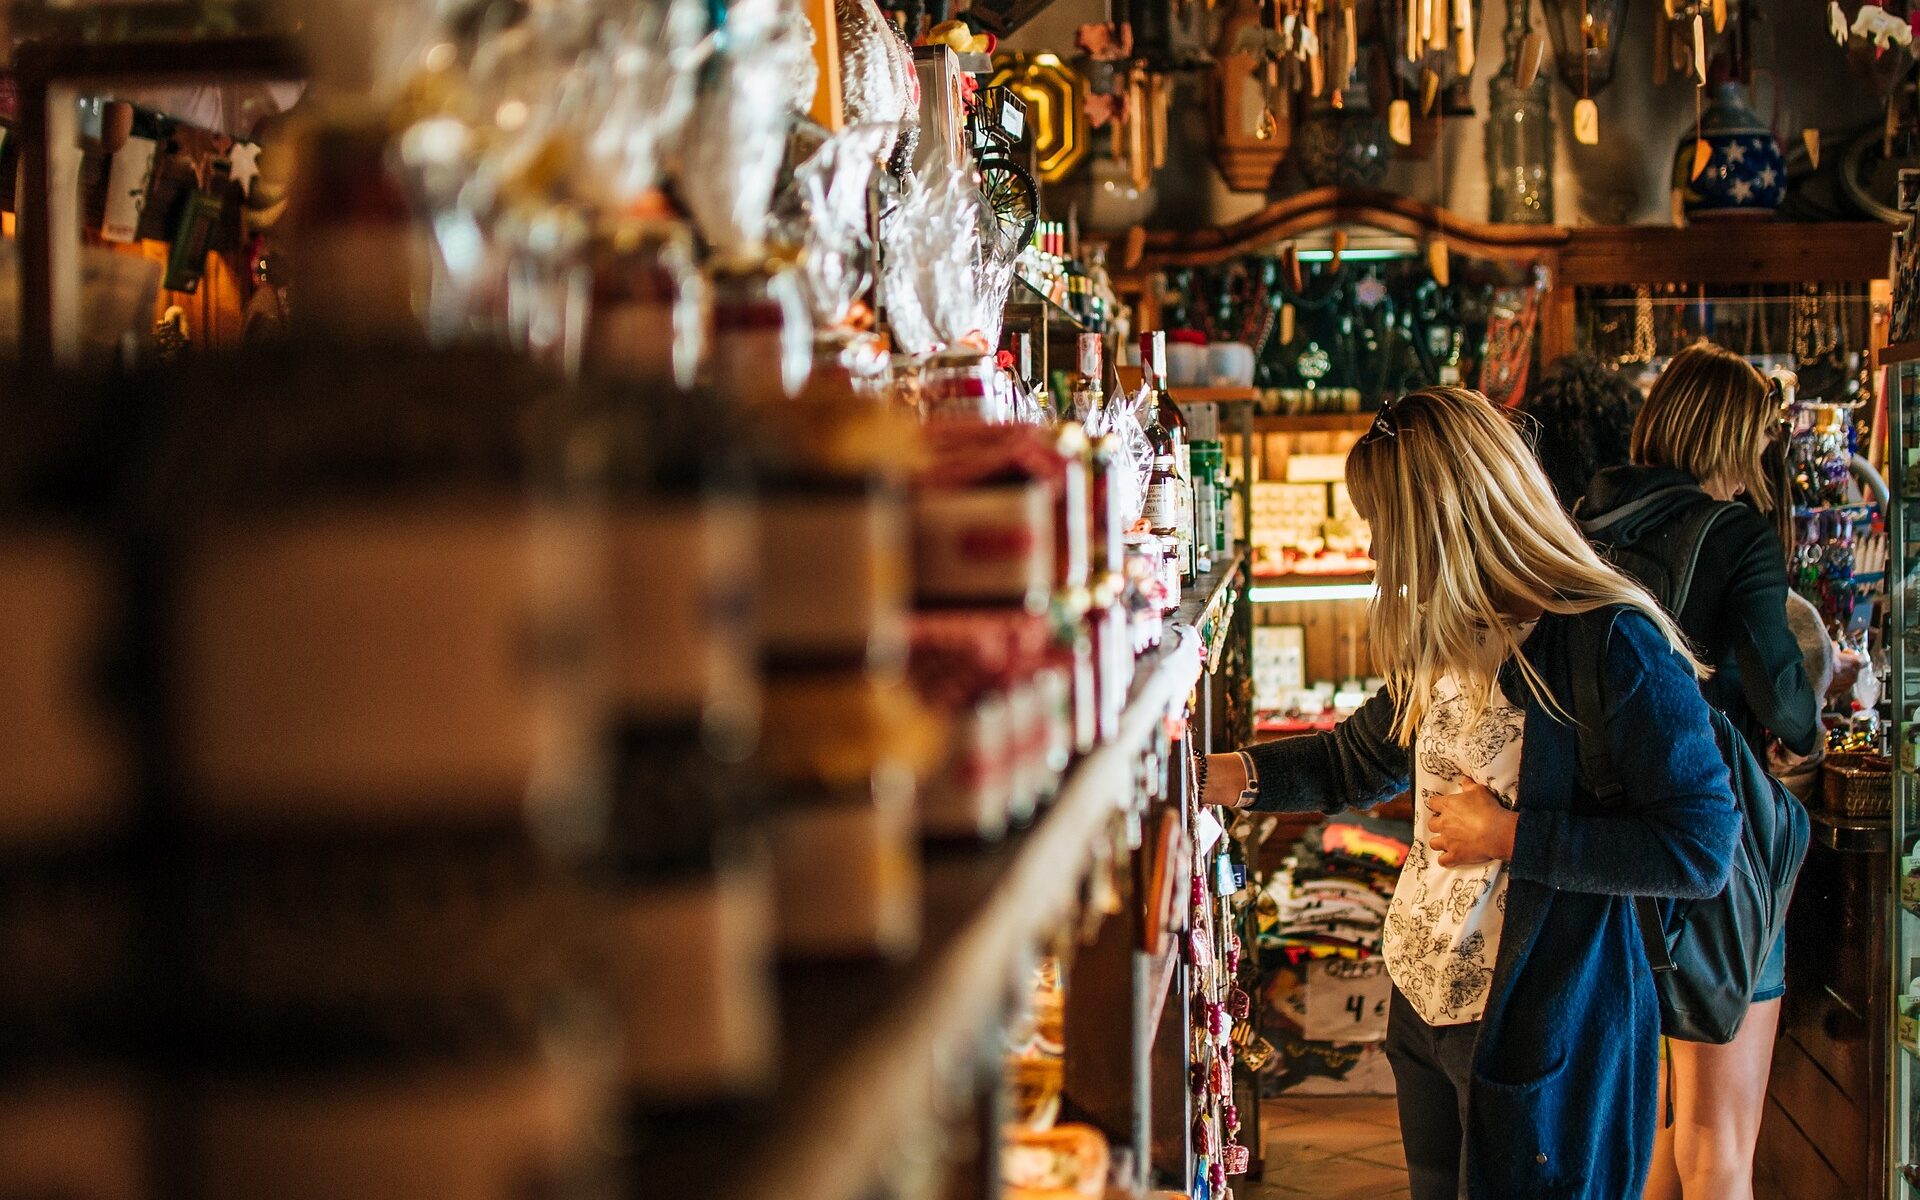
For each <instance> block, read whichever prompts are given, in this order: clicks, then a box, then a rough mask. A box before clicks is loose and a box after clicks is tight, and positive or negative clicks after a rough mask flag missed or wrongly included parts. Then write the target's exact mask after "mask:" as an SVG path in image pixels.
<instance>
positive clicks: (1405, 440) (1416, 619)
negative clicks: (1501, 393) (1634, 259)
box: [1347, 387, 1699, 745]
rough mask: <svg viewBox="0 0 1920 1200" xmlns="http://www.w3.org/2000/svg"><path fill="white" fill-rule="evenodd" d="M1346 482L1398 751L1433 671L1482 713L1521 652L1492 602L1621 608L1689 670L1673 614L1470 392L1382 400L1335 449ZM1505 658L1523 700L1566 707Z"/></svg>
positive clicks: (1528, 668)
mask: <svg viewBox="0 0 1920 1200" xmlns="http://www.w3.org/2000/svg"><path fill="white" fill-rule="evenodd" d="M1347 489H1348V491H1349V492H1351V493H1352V496H1353V503H1354V507H1355V508H1356V509H1357V510H1358V511H1359V514H1360V516H1361V517H1363V518H1364V519H1366V520H1367V521H1369V522H1370V523H1371V524H1372V526H1373V557H1374V560H1375V562H1376V563H1377V564H1378V567H1377V573H1376V579H1377V582H1378V584H1379V592H1378V595H1377V596H1376V597H1375V598H1374V601H1373V607H1372V611H1371V612H1370V613H1369V621H1368V636H1369V639H1370V641H1371V644H1372V650H1373V657H1374V662H1375V663H1376V665H1377V666H1378V667H1379V668H1380V670H1381V673H1382V674H1383V675H1385V676H1386V679H1387V690H1388V693H1389V694H1390V695H1392V697H1393V699H1394V701H1395V705H1396V708H1397V712H1398V715H1397V717H1396V719H1395V724H1394V729H1393V733H1394V737H1395V739H1396V740H1398V741H1399V742H1400V744H1401V745H1407V744H1409V743H1411V742H1412V740H1413V736H1414V732H1415V731H1416V730H1418V729H1419V728H1420V720H1421V717H1422V716H1423V715H1424V714H1425V711H1426V706H1427V702H1428V698H1429V697H1430V696H1431V695H1432V694H1433V689H1434V685H1435V684H1437V683H1438V682H1439V681H1440V679H1441V678H1442V677H1443V676H1447V675H1451V676H1453V677H1454V679H1455V681H1456V682H1457V683H1458V685H1459V688H1460V692H1461V694H1462V695H1463V696H1465V697H1467V701H1468V705H1469V707H1470V711H1471V712H1472V714H1473V715H1474V716H1476V717H1477V716H1478V714H1479V712H1480V711H1482V710H1483V709H1484V707H1485V705H1486V703H1487V701H1488V699H1489V698H1490V696H1491V694H1492V691H1493V684H1494V676H1495V674H1496V673H1497V672H1498V670H1499V667H1500V664H1501V663H1502V662H1503V661H1504V660H1505V659H1506V658H1507V657H1508V656H1510V655H1516V652H1517V651H1518V650H1519V640H1518V638H1517V637H1516V635H1515V630H1514V628H1513V627H1512V625H1511V623H1510V618H1509V617H1508V615H1507V613H1506V612H1503V606H1504V607H1505V608H1507V609H1512V608H1524V609H1534V608H1537V609H1540V610H1542V611H1544V612H1550V613H1560V614H1573V613H1583V612H1587V611H1589V610H1590V609H1595V608H1600V607H1603V606H1605V605H1609V604H1624V605H1627V606H1628V607H1631V608H1636V609H1639V610H1640V611H1641V612H1643V613H1645V614H1646V615H1647V618H1648V619H1649V620H1651V621H1652V622H1653V623H1654V624H1655V625H1656V626H1658V627H1659V629H1660V632H1661V633H1662V634H1664V635H1665V636H1666V639H1667V642H1668V644H1670V645H1671V646H1672V647H1673V648H1674V649H1675V650H1676V651H1678V652H1679V653H1680V654H1682V655H1684V656H1685V657H1686V658H1687V660H1688V661H1689V662H1693V663H1694V666H1695V669H1696V670H1697V669H1698V666H1699V664H1698V663H1697V662H1694V659H1693V656H1692V654H1691V653H1690V652H1689V651H1688V649H1687V644H1686V639H1685V638H1684V637H1682V635H1681V633H1680V630H1679V628H1678V627H1677V626H1676V625H1675V624H1674V623H1673V621H1672V619H1671V618H1669V617H1668V616H1667V615H1666V614H1665V613H1664V612H1662V611H1661V610H1660V606H1659V605H1658V604H1657V603H1655V601H1654V599H1653V597H1652V596H1650V595H1648V594H1647V592H1646V590H1645V589H1644V588H1642V587H1640V586H1639V585H1638V584H1636V583H1634V582H1633V581H1632V580H1630V579H1628V578H1627V577H1626V576H1624V575H1622V574H1621V573H1620V572H1618V571H1616V570H1615V569H1614V568H1612V567H1610V566H1608V565H1607V564H1606V562H1604V561H1603V560H1602V559H1601V558H1600V556H1599V555H1598V554H1596V553H1595V552H1594V550H1593V548H1592V547H1591V546H1589V545H1588V544H1587V540H1586V538H1584V537H1582V536H1581V534H1580V531H1579V529H1577V528H1576V527H1575V526H1574V524H1573V522H1572V521H1571V520H1570V519H1569V518H1568V517H1567V515H1566V513H1565V512H1563V511H1562V510H1561V508H1560V505H1559V503H1558V502H1557V501H1556V500H1555V499H1554V493H1553V487H1552V485H1550V484H1549V483H1548V482H1547V477H1546V473H1545V472H1544V471H1542V470H1541V468H1540V464H1539V461H1538V460H1537V459H1535V457H1534V455H1533V452H1532V451H1531V450H1530V449H1529V448H1528V446H1527V444H1526V442H1525V441H1524V440H1523V439H1522V438H1521V436H1520V434H1519V432H1518V431H1517V430H1516V429H1515V428H1514V426H1513V424H1512V422H1511V421H1510V420H1509V419H1508V417H1507V415H1506V414H1505V413H1504V412H1503V411H1502V410H1500V409H1497V408H1495V407H1494V406H1493V404H1492V402H1491V401H1489V400H1488V399H1487V398H1486V397H1485V396H1482V395H1481V394H1480V393H1478V392H1473V391H1468V390H1466V389H1465V388H1450V387H1436V388H1427V389H1424V390H1422V391H1417V392H1413V393H1410V394H1408V395H1406V396H1404V397H1402V398H1401V399H1399V400H1397V401H1394V402H1393V403H1391V404H1389V405H1388V406H1387V407H1386V408H1385V409H1383V410H1381V413H1380V416H1379V418H1378V419H1377V420H1376V421H1375V422H1374V424H1373V427H1372V428H1371V429H1369V430H1368V431H1367V433H1366V434H1365V435H1364V436H1362V437H1361V439H1360V441H1359V442H1358V443H1357V444H1355V446H1354V448H1353V452H1352V453H1351V454H1349V455H1348V456H1347ZM1517 658H1518V662H1519V664H1520V669H1521V671H1522V672H1523V674H1524V676H1525V678H1526V680H1527V683H1528V685H1529V686H1530V687H1532V688H1533V689H1534V692H1535V694H1536V695H1537V696H1539V697H1540V698H1541V699H1542V701H1543V702H1545V703H1546V704H1547V705H1548V706H1549V707H1550V708H1554V709H1558V710H1559V711H1562V712H1564V711H1565V710H1564V708H1563V707H1562V706H1560V705H1559V704H1558V702H1557V701H1555V700H1554V698H1553V697H1552V696H1551V695H1550V694H1549V693H1548V691H1547V688H1546V686H1545V684H1544V683H1543V682H1542V681H1541V679H1540V676H1539V673H1538V672H1536V671H1535V670H1534V668H1533V666H1532V664H1531V663H1529V662H1527V659H1526V656H1525V655H1517Z"/></svg>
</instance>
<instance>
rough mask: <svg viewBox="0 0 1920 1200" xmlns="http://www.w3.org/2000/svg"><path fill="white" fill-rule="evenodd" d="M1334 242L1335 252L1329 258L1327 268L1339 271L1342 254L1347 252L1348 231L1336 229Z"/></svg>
mask: <svg viewBox="0 0 1920 1200" xmlns="http://www.w3.org/2000/svg"><path fill="white" fill-rule="evenodd" d="M1332 244H1333V253H1332V254H1331V255H1330V256H1329V257H1328V258H1327V270H1329V271H1334V272H1337V271H1339V270H1340V256H1341V255H1342V254H1345V253H1346V252H1347V231H1346V230H1344V229H1336V230H1334V231H1333V238H1332Z"/></svg>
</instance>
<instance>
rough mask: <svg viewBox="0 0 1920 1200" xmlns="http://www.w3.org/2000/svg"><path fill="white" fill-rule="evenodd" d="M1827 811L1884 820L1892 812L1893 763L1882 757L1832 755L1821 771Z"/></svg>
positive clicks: (1871, 755)
mask: <svg viewBox="0 0 1920 1200" xmlns="http://www.w3.org/2000/svg"><path fill="white" fill-rule="evenodd" d="M1820 790H1821V794H1822V797H1823V798H1824V799H1825V801H1826V805H1827V810H1828V811H1829V812H1835V813H1839V814H1840V815H1841V816H1843V817H1884V816H1886V815H1887V814H1888V813H1890V812H1892V811H1893V762H1892V760H1890V759H1888V758H1887V757H1886V756H1885V755H1881V754H1835V755H1831V756H1829V757H1828V759H1827V761H1826V763H1825V765H1824V766H1822V767H1821V771H1820Z"/></svg>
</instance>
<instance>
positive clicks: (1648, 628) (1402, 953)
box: [1207, 388, 1739, 1200]
mask: <svg viewBox="0 0 1920 1200" xmlns="http://www.w3.org/2000/svg"><path fill="white" fill-rule="evenodd" d="M1347 486H1348V488H1349V489H1350V490H1351V492H1352V494H1353V500H1354V504H1355V506H1356V507H1357V508H1358V509H1359V511H1360V514H1361V516H1363V517H1364V518H1366V519H1367V520H1368V521H1370V522H1371V523H1372V526H1373V538H1374V544H1373V553H1374V558H1375V559H1376V561H1377V562H1378V564H1379V567H1378V582H1379V594H1378V596H1377V598H1376V599H1375V600H1374V602H1373V609H1372V612H1371V619H1370V622H1369V634H1370V637H1371V643H1372V649H1373V655H1374V658H1375V661H1376V663H1377V665H1378V666H1379V667H1380V668H1381V671H1382V673H1383V674H1384V675H1385V676H1386V678H1387V681H1388V683H1387V687H1386V689H1385V690H1384V691H1383V692H1381V694H1379V695H1378V696H1376V697H1374V699H1373V700H1372V701H1370V702H1369V703H1367V704H1366V705H1365V706H1364V707H1362V708H1361V709H1360V710H1359V711H1358V712H1356V713H1355V714H1354V715H1353V716H1351V717H1349V718H1348V719H1347V720H1346V721H1344V722H1342V723H1341V724H1340V725H1339V726H1338V727H1337V728H1335V729H1334V730H1333V731H1332V732H1331V733H1327V734H1321V735H1317V736H1314V737H1308V738H1299V739H1295V740H1291V741H1284V742H1275V743H1269V744H1266V745H1259V746H1254V747H1252V748H1250V749H1248V750H1246V751H1242V752H1238V753H1235V754H1227V755H1214V756H1211V757H1210V758H1209V759H1208V764H1207V765H1208V773H1207V774H1208V778H1207V798H1208V799H1209V800H1210V801H1211V802H1213V803H1216V804H1223V805H1229V806H1234V807H1253V808H1257V809H1262V810H1284V811H1295V812H1299V811H1316V810H1317V811H1321V812H1332V811H1335V810H1337V809H1340V808H1342V807H1346V806H1366V805H1371V804H1375V803H1378V802H1380V801H1382V800H1385V799H1388V798H1389V797H1391V796H1393V795H1395V794H1397V793H1399V792H1400V791H1402V790H1405V789H1407V788H1408V787H1409V786H1411V788H1412V790H1413V792H1414V795H1415V798H1416V800H1415V803H1416V818H1415V825H1414V846H1413V851H1412V853H1411V854H1410V855H1409V856H1408V859H1407V863H1406V866H1405V867H1404V869H1403V870H1402V872H1401V876H1400V880H1399V885H1398V887H1397V888H1396V890H1395V892H1394V896H1393V900H1392V902H1391V904H1390V906H1389V909H1388V916H1387V923H1386V931H1385V938H1384V947H1383V948H1384V954H1385V957H1386V961H1387V968H1388V973H1389V974H1390V975H1391V976H1392V978H1393V982H1394V995H1393V1001H1392V1008H1391V1010H1390V1015H1389V1018H1388V1027H1387V1054H1388V1059H1389V1061H1390V1062H1391V1064H1392V1066H1393V1070H1394V1076H1395V1080H1396V1082H1397V1085H1398V1093H1399V1108H1400V1123H1401V1137H1402V1141H1403V1142H1404V1145H1405V1148H1406V1156H1407V1171H1408V1175H1409V1177H1410V1181H1411V1187H1412V1194H1413V1196H1414V1197H1415V1200H1452V1198H1453V1197H1455V1196H1471V1197H1476V1198H1486V1200H1493V1198H1499V1200H1520V1198H1523V1197H1524V1198H1527V1200H1573V1198H1578V1200H1627V1198H1628V1197H1635V1196H1638V1195H1639V1194H1640V1189H1641V1186H1642V1184H1643V1183H1644V1182H1645V1179H1646V1170H1647V1162H1648V1159H1649V1156H1650V1154H1651V1152H1652V1142H1653V1131H1654V1124H1655V1121H1654V1115H1655V1114H1654V1108H1655V1092H1656V1077H1657V1041H1658V1035H1659V1010H1658V1006H1657V1002H1656V1000H1655V996H1654V990H1653V981H1652V978H1651V975H1650V972H1649V971H1648V969H1647V964H1646V956H1645V953H1644V951H1643V950H1642V948H1641V942H1640V935H1639V933H1638V927H1637V925H1636V924H1635V920H1634V914H1633V908H1632V905H1631V902H1630V900H1629V897H1632V896H1635V895H1652V896H1693V897H1704V896H1711V895H1715V894H1717V893H1718V892H1719V891H1720V889H1721V887H1722V886H1723V885H1724V883H1725V879H1726V875H1727V871H1728V869H1729V861H1730V857H1731V854H1732V850H1733V845H1734V839H1735V837H1736V836H1737V833H1738V828H1739V825H1738V817H1737V814H1736V812H1735V809H1734V803H1733V797H1732V794H1731V792H1730V791H1729V785H1728V778H1727V771H1726V767H1725V764H1724V763H1723V761H1722V759H1721V756H1720V753H1719V751H1718V749H1717V748H1716V746H1715V744H1714V738H1713V733H1712V729H1711V727H1710V725H1709V724H1708V712H1707V708H1706V704H1705V702H1704V701H1703V700H1702V699H1701V697H1700V689H1699V687H1698V686H1697V684H1696V682H1695V673H1696V666H1695V663H1694V662H1693V660H1692V658H1691V657H1690V656H1689V654H1688V653H1687V650H1686V648H1685V644H1684V642H1683V641H1682V640H1681V637H1680V632H1679V630H1678V629H1677V628H1676V627H1675V626H1674V624H1673V622H1672V621H1671V620H1669V619H1668V618H1667V616H1666V615H1665V614H1664V613H1662V612H1661V611H1660V609H1659V607H1658V606H1657V605H1656V604H1655V603H1654V602H1653V600H1652V599H1651V598H1650V597H1649V596H1648V595H1647V594H1646V592H1645V591H1643V590H1642V589H1641V588H1640V587H1638V586H1637V585H1635V584H1633V583H1632V582H1630V581H1628V580H1627V579H1626V578H1625V577H1623V576H1621V575H1620V574H1619V573H1617V572H1615V571H1614V570H1613V569H1612V568H1610V567H1608V566H1607V565H1606V564H1605V563H1604V562H1602V561H1601V559H1600V558H1599V557H1598V556H1597V555H1596V554H1595V553H1594V551H1593V550H1592V549H1591V548H1589V546H1588V544H1587V542H1586V539H1585V538H1583V537H1581V536H1580V532H1579V530H1578V529H1576V528H1575V527H1574V525H1573V522H1572V521H1571V520H1570V519H1569V518H1568V517H1567V516H1566V515H1565V514H1564V513H1563V512H1562V511H1561V509H1560V506H1559V505H1558V504H1557V503H1556V502H1555V500H1554V494H1553V490H1552V488H1551V487H1550V486H1549V485H1548V483H1547V480H1546V476H1545V475H1544V474H1543V473H1542V471H1541V469H1540V466H1539V464H1538V463H1537V462H1536V461H1535V459H1534V457H1533V454H1532V452H1531V451H1530V450H1529V449H1528V447H1527V445H1526V443H1525V442H1524V441H1523V440H1522V439H1521V438H1520V436H1519V435H1518V433H1517V432H1516V431H1515V430H1514V429H1513V427H1512V426H1511V425H1510V424H1509V423H1508V420H1507V418H1506V416H1505V414H1503V413H1502V412H1501V411H1500V410H1498V409H1496V408H1494V407H1493V405H1491V404H1490V403H1489V402H1488V401H1487V400H1486V398H1485V397H1483V396H1481V395H1479V394H1478V393H1475V392H1469V391H1463V390H1460V389H1457V388H1434V389H1430V390H1427V391H1420V392H1415V393H1413V394H1411V395H1409V396H1406V397H1404V398H1402V399H1400V400H1399V401H1396V402H1395V403H1393V404H1392V405H1390V406H1389V407H1387V408H1386V409H1385V410H1383V411H1382V412H1381V414H1380V417H1379V419H1378V420H1376V421H1375V422H1374V425H1373V427H1372V429H1370V430H1369V431H1368V432H1367V433H1366V435H1365V436H1363V437H1362V438H1361V439H1360V441H1359V442H1358V443H1357V444H1356V445H1355V446H1354V449H1353V452H1352V454H1351V455H1349V457H1348V459H1347ZM1583 626H1584V628H1583ZM1609 630H1610V632H1609ZM1588 634H1594V635H1599V636H1605V638H1606V642H1605V644H1606V646H1607V656H1606V660H1605V661H1606V686H1605V695H1606V697H1607V703H1608V710H1609V719H1608V727H1607V737H1608V741H1609V743H1610V744H1611V746H1612V750H1613V756H1614V765H1615V768H1616V772H1617V774H1618V777H1619V780H1620V782H1621V784H1622V785H1623V788H1624V790H1625V793H1626V803H1625V804H1624V805H1619V806H1615V807H1611V808H1603V807H1602V806H1601V805H1600V804H1599V803H1598V802H1596V801H1594V800H1592V799H1590V798H1589V797H1588V796H1587V795H1586V794H1585V792H1584V790H1583V789H1581V788H1580V787H1579V786H1578V784H1577V782H1576V780H1577V778H1578V772H1577V764H1578V750H1577V741H1576V736H1575V730H1574V727H1573V725H1572V723H1571V720H1570V718H1569V717H1568V716H1567V712H1568V710H1569V709H1570V707H1571V683H1572V680H1571V671H1570V667H1569V661H1568V660H1569V653H1570V647H1571V644H1572V641H1573V639H1574V638H1575V636H1576V635H1580V636H1585V635H1588Z"/></svg>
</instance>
